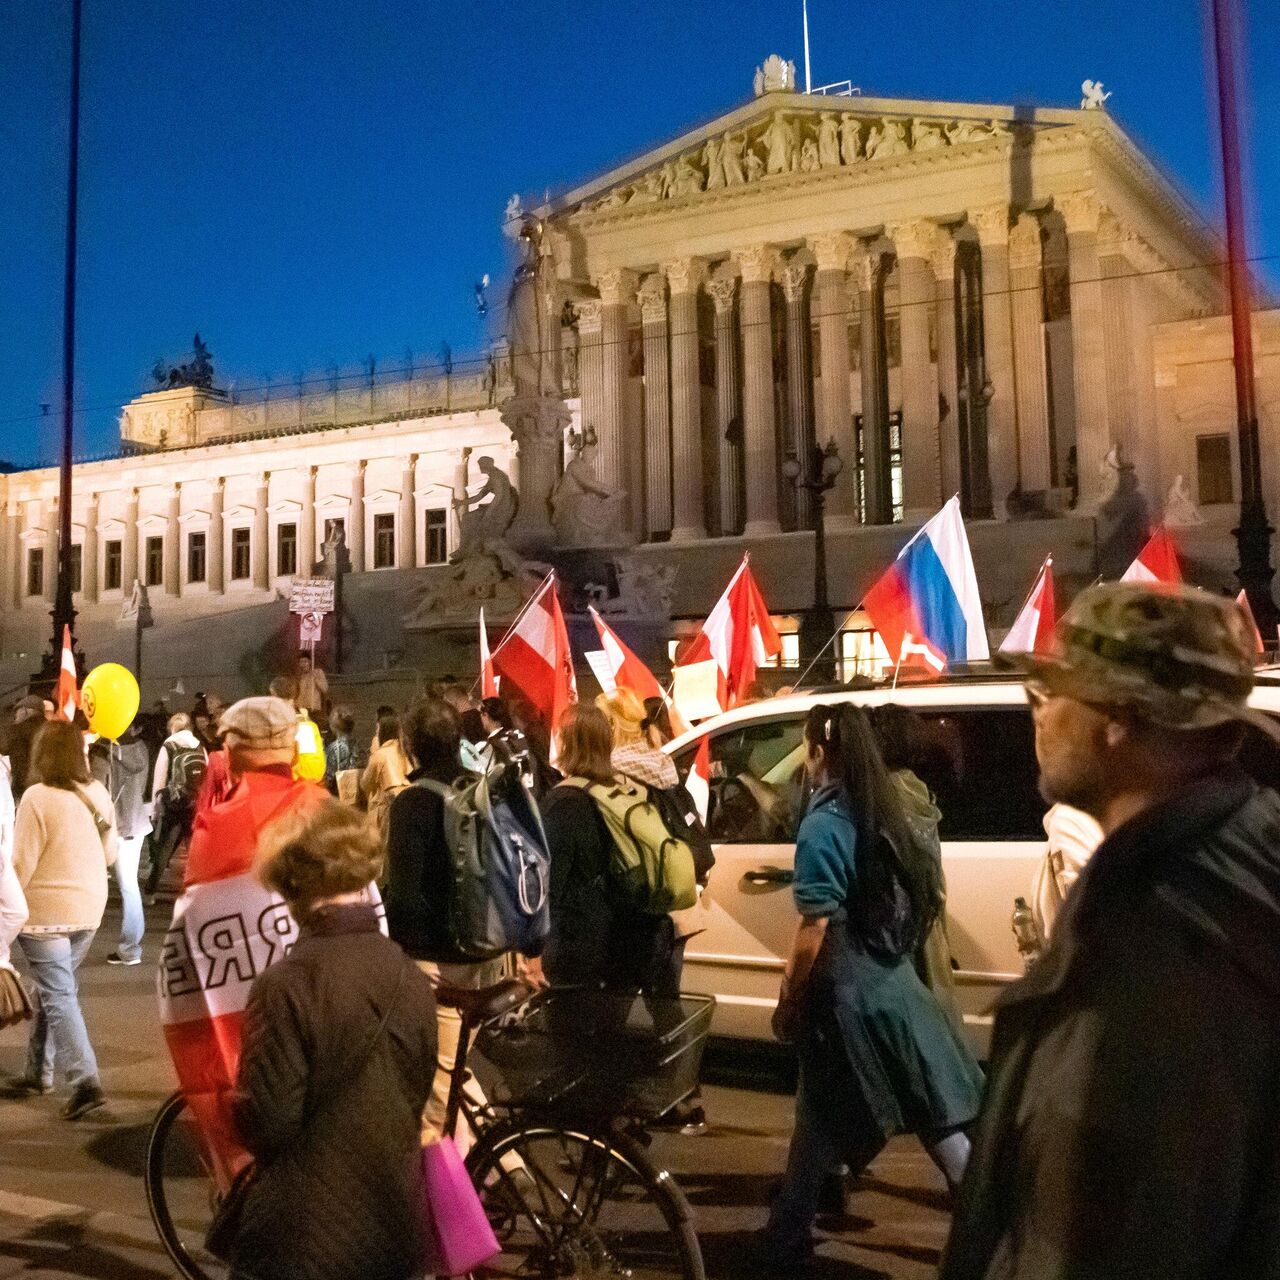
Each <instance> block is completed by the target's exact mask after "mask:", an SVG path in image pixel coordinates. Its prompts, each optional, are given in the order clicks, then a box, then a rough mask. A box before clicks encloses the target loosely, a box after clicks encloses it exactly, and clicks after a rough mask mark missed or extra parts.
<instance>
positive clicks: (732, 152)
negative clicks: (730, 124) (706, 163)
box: [720, 133, 747, 187]
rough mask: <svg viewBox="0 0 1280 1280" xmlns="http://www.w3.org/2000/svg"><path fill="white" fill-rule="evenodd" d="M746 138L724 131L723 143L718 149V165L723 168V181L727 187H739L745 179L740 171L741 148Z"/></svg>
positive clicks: (744, 175)
mask: <svg viewBox="0 0 1280 1280" xmlns="http://www.w3.org/2000/svg"><path fill="white" fill-rule="evenodd" d="M746 143H747V140H746V138H745V137H744V136H743V135H742V134H740V133H726V134H725V135H724V145H723V147H722V148H721V151H720V167H721V168H722V169H723V170H724V182H725V186H727V187H740V186H741V185H742V184H743V183H744V182H746V180H747V176H746V174H745V173H743V171H742V149H743V147H745V146H746Z"/></svg>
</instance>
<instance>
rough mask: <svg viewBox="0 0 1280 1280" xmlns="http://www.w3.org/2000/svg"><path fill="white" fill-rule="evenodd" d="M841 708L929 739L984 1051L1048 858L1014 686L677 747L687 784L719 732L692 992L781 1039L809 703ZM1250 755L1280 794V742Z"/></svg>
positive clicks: (942, 693) (712, 726) (929, 687)
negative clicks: (774, 1018)
mask: <svg viewBox="0 0 1280 1280" xmlns="http://www.w3.org/2000/svg"><path fill="white" fill-rule="evenodd" d="M1250 701H1251V705H1253V706H1255V707H1258V708H1260V709H1262V710H1265V711H1268V712H1270V713H1271V714H1273V715H1277V716H1280V687H1277V686H1275V685H1263V686H1262V687H1260V688H1258V689H1255V691H1254V693H1253V696H1252V698H1251V700H1250ZM832 702H856V703H858V704H859V705H861V706H868V707H870V706H877V705H880V704H882V703H888V702H893V703H897V704H898V705H900V706H904V707H909V708H911V710H913V711H914V712H916V713H917V714H918V715H919V716H920V717H921V718H922V719H923V721H924V723H925V727H926V729H927V731H928V735H929V739H930V741H931V743H932V745H933V748H934V758H933V760H932V761H931V763H930V768H929V769H928V770H926V771H925V772H927V774H928V776H927V777H926V778H925V781H926V782H927V783H928V784H929V786H930V787H931V788H932V790H933V792H934V795H935V797H936V799H937V802H938V806H939V808H940V809H941V810H942V824H941V836H942V858H943V866H944V869H945V872H946V878H947V930H948V936H949V938H950V941H951V951H952V957H953V964H954V966H955V970H956V973H955V977H956V994H957V998H958V999H959V1002H960V1007H961V1009H962V1011H963V1013H964V1020H965V1026H966V1029H967V1031H968V1033H969V1040H970V1044H971V1047H972V1048H973V1050H974V1051H975V1053H977V1054H978V1055H979V1056H980V1057H985V1056H986V1052H987V1047H988V1042H989V1039H990V1032H991V1014H990V1009H991V1005H992V1002H993V1001H994V1000H995V998H996V996H997V995H998V994H999V992H1000V990H1001V988H1002V987H1004V986H1005V985H1006V984H1007V983H1010V982H1012V981H1014V980H1015V979H1016V978H1018V977H1019V976H1020V975H1021V974H1022V972H1023V964H1022V959H1021V957H1020V956H1019V954H1018V950H1017V947H1016V946H1015V944H1014V938H1013V931H1012V928H1011V925H1010V919H1011V916H1012V914H1013V901H1014V899H1015V898H1016V897H1019V896H1022V897H1028V898H1029V897H1030V892H1031V885H1032V881H1033V879H1034V877H1035V873H1036V870H1037V867H1038V866H1039V864H1040V861H1041V859H1042V858H1043V857H1044V853H1045V837H1044V828H1043V826H1042V819H1043V816H1044V812H1045V807H1046V806H1045V804H1044V801H1043V800H1042V799H1041V798H1040V794H1039V790H1038V785H1037V784H1038V778H1039V771H1038V769H1037V766H1036V758H1035V737H1034V731H1033V728H1032V724H1031V714H1030V710H1029V708H1028V706H1027V702H1026V697H1025V694H1024V692H1023V688H1022V684H1021V682H1020V681H1018V680H1016V679H1010V678H1007V677H1006V678H1001V679H981V678H978V679H974V678H962V679H957V680H953V681H945V682H942V683H938V684H919V685H900V686H899V687H898V688H897V689H896V690H890V689H888V688H875V689H847V690H837V691H835V692H827V693H806V694H795V695H791V696H788V697H781V698H774V699H771V700H769V701H765V702H758V703H753V704H751V705H749V706H745V707H740V708H738V709H737V710H734V711H729V712H726V713H725V714H724V715H722V716H717V717H716V718H715V719H714V720H708V721H705V722H704V723H702V724H701V725H699V726H698V727H697V728H696V729H694V730H693V731H692V732H690V733H688V734H685V735H684V736H682V737H680V738H678V739H676V740H675V741H674V742H672V743H671V744H670V745H669V746H668V748H667V750H668V751H669V752H670V753H671V755H672V756H673V757H674V759H675V761H676V765H677V767H678V768H679V771H680V776H681V778H682V779H683V778H684V777H686V776H687V775H688V772H689V769H690V767H691V765H692V763H693V758H694V755H695V753H696V752H697V750H698V747H699V745H700V744H701V741H702V739H703V738H704V737H707V738H710V740H711V741H710V756H711V774H712V778H711V803H710V808H709V812H708V817H707V826H708V829H709V832H710V835H711V838H712V840H713V842H714V844H715V847H716V866H715V870H714V871H712V873H711V880H710V883H709V885H708V887H707V891H706V893H705V894H704V895H703V905H704V906H705V908H706V910H707V914H706V924H707V927H706V929H705V931H704V932H702V933H699V934H697V935H695V936H694V937H692V938H691V939H690V940H689V944H688V949H687V950H686V953H685V969H684V980H683V985H684V986H685V987H686V988H687V989H688V990H691V991H701V992H707V993H710V994H712V995H714V996H715V997H716V1014H715V1018H716V1020H715V1023H714V1025H713V1030H714V1032H715V1033H716V1034H718V1035H722V1036H728V1037H735V1038H740V1039H746V1040H768V1039H771V1033H770V1030H769V1020H770V1017H771V1015H772V1013H773V1009H774V1006H775V1004H776V1003H777V998H778V984H779V981H780V978H781V974H782V969H783V965H784V964H785V962H786V957H787V955H788V954H789V952H790V948H791V939H792V935H793V933H794V930H795V923H796V913H795V907H794V904H793V901H792V897H791V889H790V884H791V873H792V865H793V862H794V858H795V835H796V828H797V826H798V824H799V820H800V806H801V803H802V792H803V786H804V777H803V757H804V748H803V744H802V741H801V738H802V734H803V730H804V721H805V717H806V715H807V714H808V712H809V708H810V707H812V706H815V705H817V704H821V703H832ZM1241 760H1242V763H1244V764H1245V766H1246V767H1247V768H1248V769H1249V770H1250V772H1251V773H1253V774H1254V776H1255V777H1257V778H1258V780H1259V781H1261V782H1264V783H1265V784H1267V785H1269V786H1277V787H1278V788H1280V749H1278V748H1277V747H1276V745H1275V744H1274V743H1272V742H1271V741H1270V740H1269V739H1267V738H1266V736H1265V735H1263V734H1261V733H1257V732H1255V731H1253V730H1250V731H1249V738H1248V741H1247V743H1246V746H1245V749H1244V751H1243V753H1242V756H1241Z"/></svg>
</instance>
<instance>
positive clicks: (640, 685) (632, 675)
mask: <svg viewBox="0 0 1280 1280" xmlns="http://www.w3.org/2000/svg"><path fill="white" fill-rule="evenodd" d="M587 612H588V613H590V614H591V621H592V622H594V623H595V624H596V635H598V636H599V637H600V648H601V649H603V650H604V655H605V660H606V661H607V662H608V663H609V669H610V670H611V671H612V672H613V681H614V684H616V685H617V686H618V687H619V688H621V689H630V690H631V692H632V693H634V694H635V695H636V696H637V697H638V698H639V699H640V701H641V702H644V701H646V700H647V699H649V698H661V699H662V701H663V702H665V703H666V704H667V714H668V715H669V716H670V718H671V731H672V733H674V734H675V735H676V737H679V736H680V735H681V734H682V733H687V732H688V731H689V726H688V724H687V723H686V722H685V718H684V717H683V716H682V715H681V714H680V712H679V711H678V710H676V705H675V703H674V702H672V700H671V699H670V698H668V697H667V695H666V691H665V690H664V689H663V687H662V686H661V685H660V684H659V683H658V679H657V677H656V676H655V675H654V674H653V672H652V671H650V670H649V668H648V667H646V666H645V664H644V663H643V662H641V661H640V659H639V658H637V657H636V655H635V654H634V653H633V652H632V651H631V650H630V649H629V648H627V646H626V645H625V644H624V643H623V641H622V638H621V637H620V636H619V635H618V633H617V632H616V631H614V629H613V628H612V627H611V626H610V625H609V624H608V623H607V622H606V621H605V620H604V619H603V618H602V617H601V616H600V615H599V613H597V612H596V610H595V608H594V607H591V606H589V607H588V609H587Z"/></svg>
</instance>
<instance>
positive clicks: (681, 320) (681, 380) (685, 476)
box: [663, 258, 707, 542]
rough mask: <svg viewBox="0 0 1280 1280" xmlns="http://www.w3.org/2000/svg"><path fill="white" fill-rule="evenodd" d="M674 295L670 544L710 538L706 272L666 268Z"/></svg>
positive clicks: (687, 261)
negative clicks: (702, 346) (703, 321)
mask: <svg viewBox="0 0 1280 1280" xmlns="http://www.w3.org/2000/svg"><path fill="white" fill-rule="evenodd" d="M663 272H664V274H665V275H666V277H667V286H668V287H669V289H670V290H671V476H672V490H673V493H672V497H673V502H672V529H671V541H672V542H692V541H694V540H695V539H698V538H704V537H706V533H707V522H706V517H705V515H704V514H703V510H702V381H701V376H700V370H699V367H698V289H699V287H700V286H701V284H702V281H703V279H704V278H705V272H706V268H705V267H704V266H703V264H702V263H701V262H699V261H698V260H697V259H696V258H684V259H682V260H680V261H679V262H668V263H667V264H665V266H664V267H663Z"/></svg>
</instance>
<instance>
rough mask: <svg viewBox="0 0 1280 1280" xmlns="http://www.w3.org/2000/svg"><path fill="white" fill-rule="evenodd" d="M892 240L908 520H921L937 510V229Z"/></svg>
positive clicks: (923, 223) (906, 229)
mask: <svg viewBox="0 0 1280 1280" xmlns="http://www.w3.org/2000/svg"><path fill="white" fill-rule="evenodd" d="M888 235H889V238H890V239H891V240H892V241H893V245H894V249H895V251H896V252H897V255H898V315H899V321H900V324H901V326H902V369H901V375H902V499H903V501H902V505H903V513H904V516H905V518H906V519H907V520H922V519H927V518H928V517H929V516H930V515H932V514H933V512H934V511H935V510H936V509H937V505H938V501H937V499H938V483H939V474H938V466H939V460H938V375H937V373H936V371H935V369H934V365H933V360H932V359H931V358H930V355H929V317H930V316H931V315H933V313H934V308H935V305H936V298H937V284H936V282H935V281H934V278H933V264H932V262H931V261H930V256H929V255H930V254H931V253H932V251H933V247H934V241H935V240H936V238H937V228H936V227H935V226H934V224H933V223H932V222H929V221H927V220H925V219H923V218H920V219H917V220H915V221H913V222H902V223H898V224H897V225H896V226H893V227H890V228H889V231H888Z"/></svg>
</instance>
